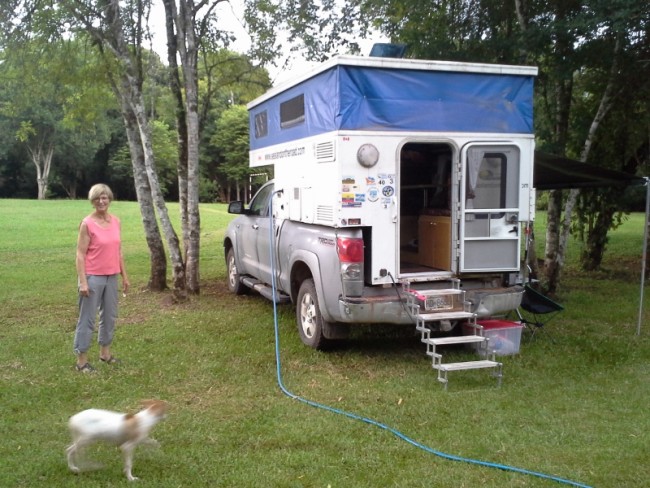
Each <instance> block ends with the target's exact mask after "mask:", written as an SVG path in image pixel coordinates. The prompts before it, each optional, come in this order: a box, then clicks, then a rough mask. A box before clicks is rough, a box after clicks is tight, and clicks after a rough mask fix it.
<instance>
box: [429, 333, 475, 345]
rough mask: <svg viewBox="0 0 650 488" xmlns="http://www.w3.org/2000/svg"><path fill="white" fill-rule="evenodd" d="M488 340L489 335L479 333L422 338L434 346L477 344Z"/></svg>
mask: <svg viewBox="0 0 650 488" xmlns="http://www.w3.org/2000/svg"><path fill="white" fill-rule="evenodd" d="M485 341H487V337H483V336H479V335H466V336H454V337H435V338H432V337H429V338H425V339H422V342H425V343H427V344H432V345H434V346H444V345H448V344H477V343H480V342H485Z"/></svg>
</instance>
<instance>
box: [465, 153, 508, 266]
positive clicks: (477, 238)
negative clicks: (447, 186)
mask: <svg viewBox="0 0 650 488" xmlns="http://www.w3.org/2000/svg"><path fill="white" fill-rule="evenodd" d="M520 160H521V157H520V150H519V148H518V147H517V146H515V145H504V144H498V145H497V144H495V145H491V144H484V143H481V144H468V145H466V146H465V147H464V148H463V150H462V153H461V164H462V179H461V188H460V196H461V198H460V200H461V201H460V210H461V215H460V232H459V236H460V255H459V262H460V271H461V272H481V271H518V270H519V259H520V233H521V229H520V225H519V222H520V215H519V214H520V205H519V200H520V187H521V185H520V172H521V167H520Z"/></svg>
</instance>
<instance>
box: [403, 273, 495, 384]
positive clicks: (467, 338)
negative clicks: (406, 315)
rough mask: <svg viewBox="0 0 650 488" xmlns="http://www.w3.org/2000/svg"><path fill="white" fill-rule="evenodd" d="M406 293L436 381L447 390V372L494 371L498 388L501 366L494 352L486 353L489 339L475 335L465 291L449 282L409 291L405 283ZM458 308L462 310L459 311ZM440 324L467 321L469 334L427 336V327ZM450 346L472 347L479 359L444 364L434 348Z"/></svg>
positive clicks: (475, 329)
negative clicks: (436, 377)
mask: <svg viewBox="0 0 650 488" xmlns="http://www.w3.org/2000/svg"><path fill="white" fill-rule="evenodd" d="M403 285H404V291H405V292H406V297H407V305H408V306H409V307H410V309H411V311H412V314H413V317H414V318H415V319H416V325H415V328H416V330H417V331H418V332H420V335H421V341H422V342H423V343H425V344H426V346H427V350H426V354H427V355H428V356H431V358H432V367H433V369H435V370H437V371H438V381H439V382H441V383H442V384H444V386H445V390H446V389H447V384H448V382H449V380H448V377H447V375H448V373H449V371H462V370H470V369H494V372H493V376H495V377H496V378H497V385H498V386H501V379H502V377H503V364H502V363H501V362H499V361H497V360H496V357H495V353H494V351H491V352H490V350H489V338H488V337H484V336H483V335H481V334H480V333H479V329H480V328H478V327H476V314H475V313H472V312H470V311H469V304H468V303H467V302H466V301H465V291H464V290H461V289H460V287H459V280H452V281H451V285H452V286H451V287H450V288H441V289H427V290H422V289H417V290H416V289H413V288H411V287H410V284H409V283H403ZM459 305H462V310H459ZM444 321H449V322H457V321H464V322H467V323H468V325H469V326H470V328H471V329H472V330H474V331H475V333H474V334H473V335H461V336H452V337H431V331H432V330H431V327H430V326H429V325H427V324H432V323H435V322H438V323H442V322H444ZM452 344H476V345H477V349H478V350H479V353H480V354H479V355H480V356H481V357H482V358H483V359H479V360H474V361H462V362H455V363H444V362H443V361H442V354H440V352H439V350H438V349H437V347H438V346H447V345H452Z"/></svg>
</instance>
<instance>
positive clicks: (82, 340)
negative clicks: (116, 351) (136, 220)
mask: <svg viewBox="0 0 650 488" xmlns="http://www.w3.org/2000/svg"><path fill="white" fill-rule="evenodd" d="M88 200H90V203H91V204H92V206H93V207H94V208H95V211H94V212H93V213H91V214H90V215H88V216H87V217H86V218H85V219H83V221H82V222H81V225H80V226H79V237H78V239H77V260H76V263H77V275H78V277H79V321H78V322H77V330H76V332H75V336H74V352H75V354H76V355H77V364H76V370H77V371H79V372H83V373H90V372H93V371H94V370H95V368H93V367H92V366H91V365H90V363H89V362H88V349H89V348H90V342H91V340H92V337H93V332H94V330H95V317H96V315H97V310H98V309H99V332H98V338H97V339H98V342H99V347H100V349H99V359H100V360H101V361H103V362H105V363H107V364H115V363H117V362H118V359H117V358H115V357H114V356H113V355H112V354H111V344H112V342H113V332H114V331H115V320H116V319H117V299H118V290H117V275H122V288H123V292H124V293H126V292H127V291H128V289H129V278H128V276H127V274H126V268H125V266H124V257H123V256H122V244H121V236H120V230H121V228H120V220H119V219H118V218H117V217H116V216H115V215H111V214H109V213H108V207H110V205H111V201H112V200H113V192H112V191H111V189H110V188H109V187H108V186H106V185H104V184H97V185H94V186H93V187H92V188H91V189H90V192H88Z"/></svg>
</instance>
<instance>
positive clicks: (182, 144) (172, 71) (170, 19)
mask: <svg viewBox="0 0 650 488" xmlns="http://www.w3.org/2000/svg"><path fill="white" fill-rule="evenodd" d="M163 4H164V6H165V26H166V30H167V62H168V63H169V86H170V89H171V91H172V96H173V97H174V100H175V104H176V109H175V115H176V130H177V135H178V139H177V140H178V163H177V165H176V173H177V177H178V203H179V207H180V217H181V229H182V235H183V249H184V250H185V255H184V261H185V262H187V249H188V242H187V238H186V237H187V236H188V235H189V233H190V232H189V219H188V208H187V155H188V150H187V143H188V142H187V140H188V137H187V122H186V111H185V102H184V100H183V91H182V86H181V80H180V75H179V69H178V62H177V54H178V38H177V36H176V31H175V28H174V26H175V20H174V19H175V18H176V16H177V12H176V3H175V1H174V0H163Z"/></svg>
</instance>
